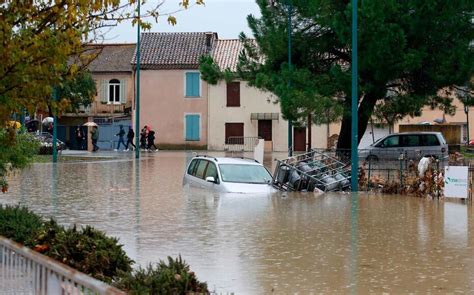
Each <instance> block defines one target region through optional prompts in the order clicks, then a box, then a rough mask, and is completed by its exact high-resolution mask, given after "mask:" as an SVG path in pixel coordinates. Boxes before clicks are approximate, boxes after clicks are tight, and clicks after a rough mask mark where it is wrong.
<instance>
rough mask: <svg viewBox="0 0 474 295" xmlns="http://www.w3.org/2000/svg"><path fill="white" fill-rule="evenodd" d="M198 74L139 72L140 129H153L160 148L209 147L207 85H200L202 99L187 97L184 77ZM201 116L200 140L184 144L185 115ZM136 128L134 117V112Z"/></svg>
mask: <svg viewBox="0 0 474 295" xmlns="http://www.w3.org/2000/svg"><path fill="white" fill-rule="evenodd" d="M187 72H198V71H196V70H141V71H140V128H142V127H143V126H145V125H149V126H151V128H152V129H153V130H155V131H156V141H155V143H157V144H158V145H170V146H176V147H178V146H183V147H192V146H205V145H207V83H206V82H204V81H202V80H201V81H200V82H201V83H200V86H201V87H200V89H201V93H200V94H201V96H200V97H198V98H196V97H192V98H187V97H185V87H186V85H185V75H186V73H187ZM186 114H199V115H200V125H201V126H200V140H199V141H186V140H185V115H186ZM132 122H133V124H135V114H134V112H132Z"/></svg>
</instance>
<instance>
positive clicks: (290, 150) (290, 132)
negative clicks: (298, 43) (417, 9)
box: [287, 0, 293, 157]
mask: <svg viewBox="0 0 474 295" xmlns="http://www.w3.org/2000/svg"><path fill="white" fill-rule="evenodd" d="M287 6H288V68H289V69H290V74H291V71H292V64H291V28H292V25H291V15H292V14H293V2H292V0H287ZM288 86H289V87H291V80H288ZM288 156H289V157H291V156H293V123H292V122H291V120H288Z"/></svg>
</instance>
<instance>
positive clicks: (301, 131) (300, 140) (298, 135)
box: [293, 127, 306, 152]
mask: <svg viewBox="0 0 474 295" xmlns="http://www.w3.org/2000/svg"><path fill="white" fill-rule="evenodd" d="M293 150H294V151H295V152H305V151H306V128H304V127H298V128H296V127H295V128H293Z"/></svg>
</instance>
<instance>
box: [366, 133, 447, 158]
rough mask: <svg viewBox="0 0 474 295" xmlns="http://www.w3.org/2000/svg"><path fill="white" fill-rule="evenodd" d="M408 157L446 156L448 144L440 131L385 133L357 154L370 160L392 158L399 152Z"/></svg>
mask: <svg viewBox="0 0 474 295" xmlns="http://www.w3.org/2000/svg"><path fill="white" fill-rule="evenodd" d="M402 153H403V154H404V155H405V156H406V157H407V158H409V159H419V158H421V157H424V156H433V157H435V158H438V159H446V158H448V145H447V143H446V140H445V139H444V137H443V134H441V132H403V133H395V134H390V135H387V136H385V137H383V138H381V139H379V140H378V141H377V142H375V143H373V144H371V145H370V146H369V147H368V148H367V149H365V150H362V151H360V152H359V156H360V157H362V158H364V159H367V160H368V159H369V158H370V159H371V160H379V159H386V160H394V159H398V158H399V156H400V154H402Z"/></svg>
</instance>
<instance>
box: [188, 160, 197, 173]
mask: <svg viewBox="0 0 474 295" xmlns="http://www.w3.org/2000/svg"><path fill="white" fill-rule="evenodd" d="M198 161H199V160H193V161H192V162H191V164H190V165H189V168H188V174H189V175H194V172H195V170H196V164H197V162H198Z"/></svg>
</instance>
